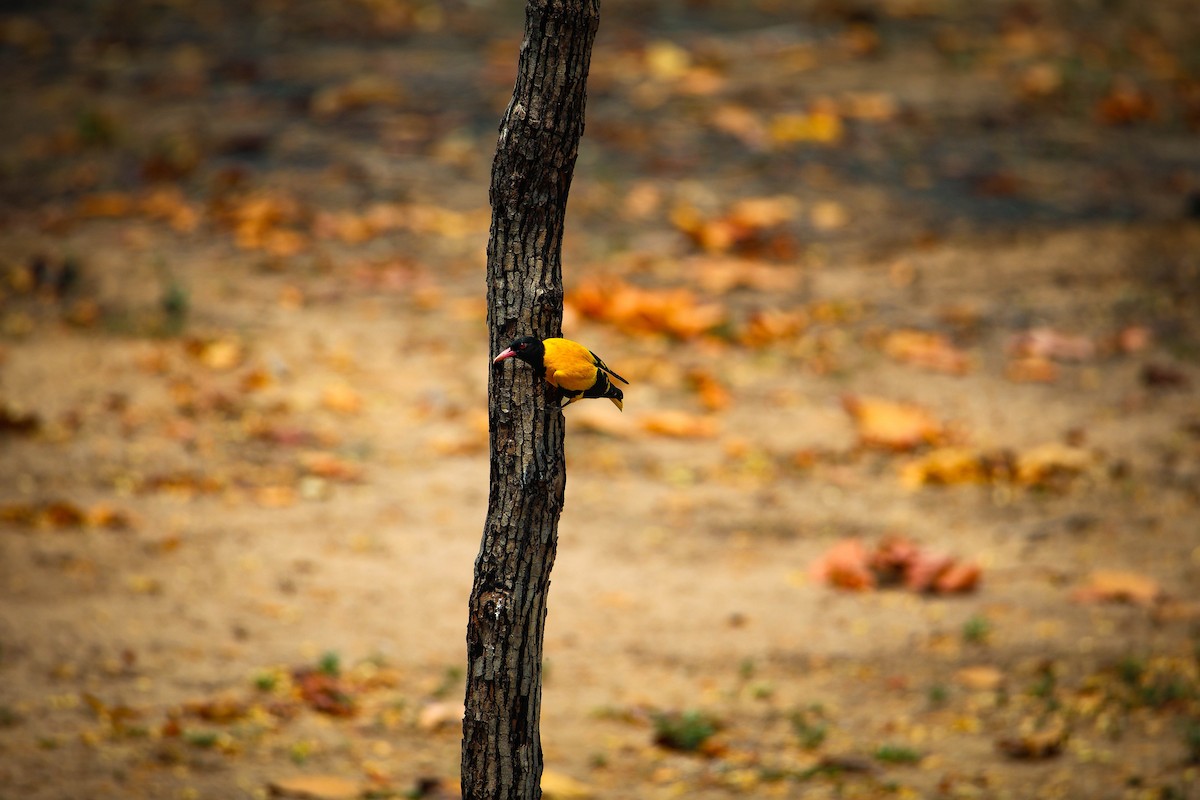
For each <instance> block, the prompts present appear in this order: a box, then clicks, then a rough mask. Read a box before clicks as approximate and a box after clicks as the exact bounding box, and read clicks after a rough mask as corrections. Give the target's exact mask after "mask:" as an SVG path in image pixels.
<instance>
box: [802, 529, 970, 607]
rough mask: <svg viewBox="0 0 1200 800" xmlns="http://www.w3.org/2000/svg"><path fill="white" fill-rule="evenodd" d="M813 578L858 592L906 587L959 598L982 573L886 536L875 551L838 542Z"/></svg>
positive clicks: (817, 566)
mask: <svg viewBox="0 0 1200 800" xmlns="http://www.w3.org/2000/svg"><path fill="white" fill-rule="evenodd" d="M811 574H812V576H813V578H814V579H816V580H819V581H823V582H825V583H828V584H829V585H831V586H835V587H837V588H841V589H851V590H855V591H861V590H863V589H873V588H875V587H877V586H880V587H884V586H896V585H903V586H904V587H905V588H906V589H908V590H910V591H914V592H930V593H934V594H956V593H960V592H969V591H973V590H974V589H975V588H976V586H977V585H978V583H979V580H980V577H981V576H982V570H981V569H980V568H979V567H978V566H977V565H975V564H973V563H969V562H963V561H960V560H959V559H957V558H955V557H953V556H950V555H947V554H945V553H937V552H933V551H929V550H926V549H924V548H922V547H921V546H920V545H918V544H916V543H915V542H913V541H911V540H910V539H907V538H905V537H903V536H886V537H884V538H883V539H882V540H881V541H880V542H879V544H877V545H876V546H875V548H874V549H873V550H868V549H867V548H866V546H865V545H864V544H863V543H862V542H861V541H860V540H859V539H856V538H850V539H843V540H842V541H839V542H837V543H836V544H834V545H833V547H831V548H830V549H829V550H828V551H826V552H825V553H824V554H823V555H822V556H821V557H820V558H819V559H817V560H816V561H815V562H814V563H813V565H812V568H811Z"/></svg>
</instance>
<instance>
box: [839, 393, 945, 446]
mask: <svg viewBox="0 0 1200 800" xmlns="http://www.w3.org/2000/svg"><path fill="white" fill-rule="evenodd" d="M842 406H843V407H844V408H845V409H846V412H847V413H849V414H850V416H851V417H852V418H853V419H854V422H855V425H856V426H857V429H858V439H859V442H860V443H861V444H862V445H863V446H865V447H876V448H881V449H884V450H894V451H905V450H912V449H914V448H916V447H919V446H920V445H923V444H936V443H937V442H938V441H940V440H941V439H942V437H943V429H942V425H941V424H940V423H939V422H938V421H937V420H936V419H934V418H933V415H932V414H930V413H929V412H928V411H926V410H925V409H923V408H921V407H920V406H916V405H911V404H908V403H897V402H894V401H892V400H884V399H881V398H878V397H857V396H855V395H846V396H845V397H843V398H842Z"/></svg>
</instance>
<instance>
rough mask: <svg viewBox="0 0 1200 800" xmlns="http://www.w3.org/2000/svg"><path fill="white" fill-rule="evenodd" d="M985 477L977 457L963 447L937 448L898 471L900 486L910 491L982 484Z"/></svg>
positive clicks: (981, 463) (982, 462)
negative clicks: (932, 486)
mask: <svg viewBox="0 0 1200 800" xmlns="http://www.w3.org/2000/svg"><path fill="white" fill-rule="evenodd" d="M988 477H989V476H988V472H987V470H986V469H985V466H984V461H983V459H982V458H981V456H980V454H979V453H978V452H976V451H975V450H972V449H970V448H966V447H939V448H937V449H936V450H932V451H930V452H929V453H926V454H925V455H923V456H921V457H920V458H918V459H916V460H915V461H909V462H908V463H906V464H904V465H902V466H901V467H900V482H901V483H902V484H904V485H905V486H906V487H908V488H910V489H917V488H920V487H921V486H927V485H934V486H951V485H955V484H963V483H967V484H970V483H984V482H986V481H987V480H988Z"/></svg>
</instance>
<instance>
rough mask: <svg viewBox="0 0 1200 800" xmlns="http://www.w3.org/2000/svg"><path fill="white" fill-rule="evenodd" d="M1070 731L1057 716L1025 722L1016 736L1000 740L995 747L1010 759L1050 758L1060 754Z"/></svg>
mask: <svg viewBox="0 0 1200 800" xmlns="http://www.w3.org/2000/svg"><path fill="white" fill-rule="evenodd" d="M1069 735H1070V731H1069V730H1068V729H1067V724H1066V723H1065V722H1064V721H1063V719H1062V718H1061V717H1059V716H1055V717H1052V718H1051V719H1050V720H1049V721H1045V722H1041V723H1037V722H1032V721H1026V723H1025V724H1023V725H1022V726H1021V730H1020V731H1019V732H1018V733H1017V735H1016V736H1013V737H1007V738H1003V739H1000V740H998V741H997V742H996V747H997V748H999V749H1000V751H1001V752H1003V753H1005V754H1006V755H1008V756H1010V757H1012V758H1019V759H1042V758H1052V757H1053V756H1056V755H1058V754H1059V753H1061V752H1062V748H1063V745H1065V744H1066V742H1067V738H1068V736H1069Z"/></svg>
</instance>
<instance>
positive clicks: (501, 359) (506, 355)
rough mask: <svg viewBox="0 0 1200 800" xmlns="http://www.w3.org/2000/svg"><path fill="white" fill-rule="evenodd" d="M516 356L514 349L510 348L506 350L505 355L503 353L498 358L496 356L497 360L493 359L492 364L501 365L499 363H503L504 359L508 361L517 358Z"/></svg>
mask: <svg viewBox="0 0 1200 800" xmlns="http://www.w3.org/2000/svg"><path fill="white" fill-rule="evenodd" d="M515 355H516V353H514V352H513V349H512V348H511V347H510V348H508V349H507V350H505V351H504V352H503V353H501V354H500V355H498V356H496V357H495V358H493V359H492V363H493V364H499V363H500V362H501V361H503V360H504V359H506V358H512V357H513V356H515Z"/></svg>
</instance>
